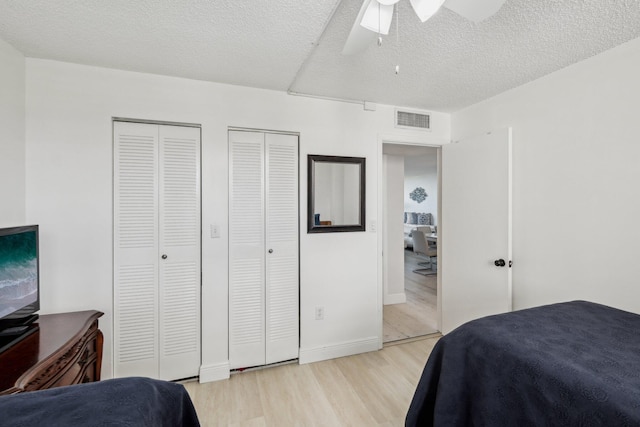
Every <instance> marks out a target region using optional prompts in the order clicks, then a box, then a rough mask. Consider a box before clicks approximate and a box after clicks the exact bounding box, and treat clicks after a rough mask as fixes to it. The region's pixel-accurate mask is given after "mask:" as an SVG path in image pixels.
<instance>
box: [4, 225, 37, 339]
mask: <svg viewBox="0 0 640 427" xmlns="http://www.w3.org/2000/svg"><path fill="white" fill-rule="evenodd" d="M39 309H40V266H39V253H38V226H37V225H29V226H24V227H11V228H0V330H1V329H4V328H7V327H12V326H15V325H19V324H21V323H23V322H24V321H25V320H27V319H30V318H31V319H32V318H33V317H34V313H35V312H36V311H38V310H39Z"/></svg>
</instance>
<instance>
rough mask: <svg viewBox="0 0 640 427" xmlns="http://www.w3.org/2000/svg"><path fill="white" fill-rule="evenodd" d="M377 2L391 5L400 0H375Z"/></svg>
mask: <svg viewBox="0 0 640 427" xmlns="http://www.w3.org/2000/svg"><path fill="white" fill-rule="evenodd" d="M377 1H378V3H380V4H382V5H385V6H393V5H394V4H396V3H398V2H399V1H400V0H377Z"/></svg>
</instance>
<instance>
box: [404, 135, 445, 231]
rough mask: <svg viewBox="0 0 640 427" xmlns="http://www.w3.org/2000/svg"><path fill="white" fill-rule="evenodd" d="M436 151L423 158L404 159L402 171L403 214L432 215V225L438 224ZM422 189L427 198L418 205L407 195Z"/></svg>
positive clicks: (433, 150)
mask: <svg viewBox="0 0 640 427" xmlns="http://www.w3.org/2000/svg"><path fill="white" fill-rule="evenodd" d="M437 161H438V157H437V151H436V149H435V148H433V149H432V152H431V153H430V154H428V155H424V156H407V157H405V169H404V210H405V212H424V213H431V215H433V223H434V224H436V225H437V224H438V167H437ZM417 187H422V188H424V189H425V191H426V192H427V194H428V197H427V198H426V199H425V200H424V201H423V202H422V203H418V202H416V201H415V200H411V198H410V197H409V193H411V192H412V191H413V190H415V189H416V188H417Z"/></svg>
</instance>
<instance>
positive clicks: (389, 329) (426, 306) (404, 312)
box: [383, 250, 438, 343]
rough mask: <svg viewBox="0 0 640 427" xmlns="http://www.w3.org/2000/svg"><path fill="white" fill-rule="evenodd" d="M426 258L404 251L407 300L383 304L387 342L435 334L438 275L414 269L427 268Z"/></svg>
mask: <svg viewBox="0 0 640 427" xmlns="http://www.w3.org/2000/svg"><path fill="white" fill-rule="evenodd" d="M422 261H424V260H423V259H421V258H418V257H417V256H416V255H414V253H413V252H411V251H407V250H405V251H404V290H405V294H406V296H407V302H406V303H403V304H391V305H385V306H384V308H383V318H384V330H383V334H384V335H383V342H385V343H386V342H391V341H396V340H402V339H406V338H413V337H417V336H422V335H427V334H432V333H435V332H437V331H438V328H437V321H436V315H437V276H435V275H434V276H423V275H421V274H418V273H414V272H413V270H415V269H417V268H424V267H421V266H419V265H418V262H422Z"/></svg>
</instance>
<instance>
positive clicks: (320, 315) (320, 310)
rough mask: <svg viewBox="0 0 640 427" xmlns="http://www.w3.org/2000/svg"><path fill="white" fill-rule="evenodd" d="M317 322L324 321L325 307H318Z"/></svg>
mask: <svg viewBox="0 0 640 427" xmlns="http://www.w3.org/2000/svg"><path fill="white" fill-rule="evenodd" d="M316 320H324V307H316Z"/></svg>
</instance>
